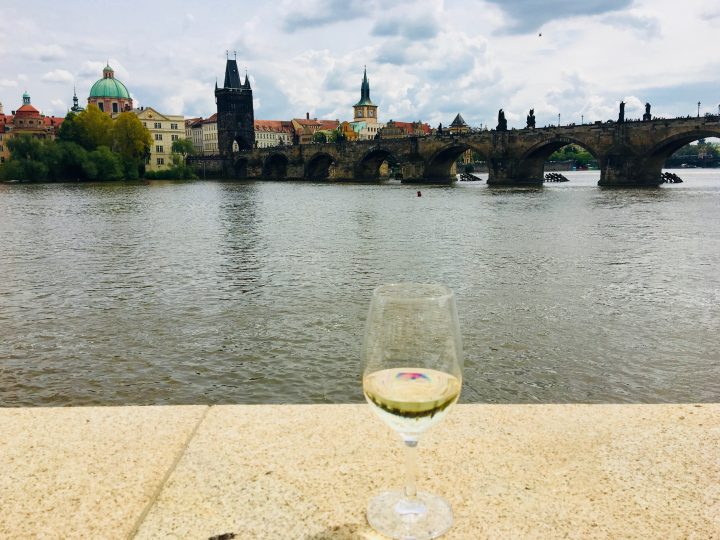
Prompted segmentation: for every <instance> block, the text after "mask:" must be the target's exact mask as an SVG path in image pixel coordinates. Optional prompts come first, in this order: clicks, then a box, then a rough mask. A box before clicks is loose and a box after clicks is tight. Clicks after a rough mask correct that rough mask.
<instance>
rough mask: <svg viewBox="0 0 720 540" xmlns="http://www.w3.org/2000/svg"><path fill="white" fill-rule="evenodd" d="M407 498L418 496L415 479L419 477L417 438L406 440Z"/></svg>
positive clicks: (404, 440)
mask: <svg viewBox="0 0 720 540" xmlns="http://www.w3.org/2000/svg"><path fill="white" fill-rule="evenodd" d="M403 442H404V443H405V496H406V497H407V498H408V499H414V498H415V495H416V494H417V487H416V485H415V478H416V477H417V444H418V440H417V439H416V438H405V439H403Z"/></svg>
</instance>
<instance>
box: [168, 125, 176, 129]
mask: <svg viewBox="0 0 720 540" xmlns="http://www.w3.org/2000/svg"><path fill="white" fill-rule="evenodd" d="M177 128H178V127H177V124H170V129H177Z"/></svg>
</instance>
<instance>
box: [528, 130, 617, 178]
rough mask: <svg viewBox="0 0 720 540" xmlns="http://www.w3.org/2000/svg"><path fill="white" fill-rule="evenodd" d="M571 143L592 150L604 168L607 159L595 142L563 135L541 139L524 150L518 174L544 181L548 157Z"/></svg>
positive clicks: (591, 152)
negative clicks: (591, 142)
mask: <svg viewBox="0 0 720 540" xmlns="http://www.w3.org/2000/svg"><path fill="white" fill-rule="evenodd" d="M569 144H574V145H576V146H579V147H580V148H582V149H584V150H587V151H588V152H590V154H591V155H592V156H593V157H594V158H595V159H596V160H597V161H598V163H599V164H600V166H601V168H602V164H603V162H604V161H605V155H604V153H602V152H600V151H598V150H597V149H596V148H595V147H594V145H593V144H589V143H588V142H586V141H584V140H582V139H579V138H575V137H568V136H566V135H562V136H558V137H552V138H549V139H545V140H543V141H539V142H538V143H536V144H534V145H533V146H531V147H530V148H528V149H527V150H526V151H525V152H523V153H522V154H521V155H520V159H519V161H518V170H517V172H516V174H518V175H519V176H520V177H522V178H526V179H529V180H531V181H535V182H536V183H542V182H543V181H544V180H545V162H546V161H547V158H549V157H550V155H552V154H553V153H554V152H557V151H558V150H560V149H561V148H563V147H564V146H567V145H569Z"/></svg>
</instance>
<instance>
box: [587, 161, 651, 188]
mask: <svg viewBox="0 0 720 540" xmlns="http://www.w3.org/2000/svg"><path fill="white" fill-rule="evenodd" d="M599 161H600V181H599V182H598V186H605V187H657V186H659V185H660V184H661V183H662V176H661V175H662V166H663V163H664V161H665V160H664V157H655V159H647V158H646V159H643V158H638V157H637V156H618V155H614V156H608V157H606V158H605V159H601V160H599Z"/></svg>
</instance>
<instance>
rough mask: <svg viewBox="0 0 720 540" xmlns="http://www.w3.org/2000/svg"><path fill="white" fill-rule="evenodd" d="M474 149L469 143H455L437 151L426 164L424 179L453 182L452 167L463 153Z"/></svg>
mask: <svg viewBox="0 0 720 540" xmlns="http://www.w3.org/2000/svg"><path fill="white" fill-rule="evenodd" d="M470 149H472V146H470V145H469V144H467V143H464V142H459V141H453V142H452V143H451V144H449V145H447V146H444V147H443V148H440V149H439V150H437V151H436V152H435V153H434V154H432V155H431V156H430V158H429V159H428V160H427V161H426V162H425V167H424V170H423V178H424V179H426V180H441V181H448V180H452V174H451V171H452V166H453V163H455V161H456V160H457V158H459V157H460V156H461V155H462V154H463V152H465V151H467V150H470Z"/></svg>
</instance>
